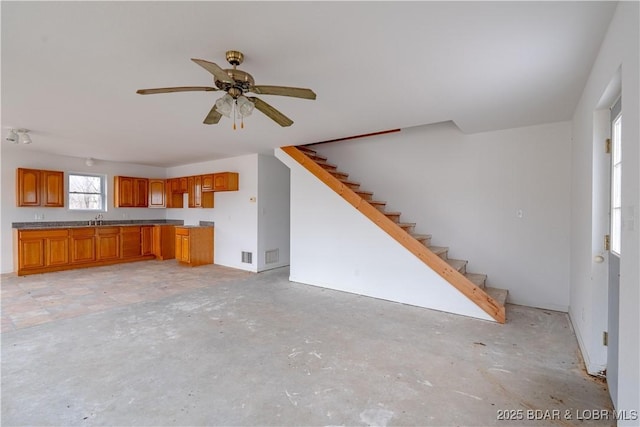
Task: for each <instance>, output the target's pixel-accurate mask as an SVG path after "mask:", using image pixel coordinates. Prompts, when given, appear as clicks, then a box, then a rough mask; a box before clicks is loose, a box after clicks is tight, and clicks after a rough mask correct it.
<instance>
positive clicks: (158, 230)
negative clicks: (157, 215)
mask: <svg viewBox="0 0 640 427" xmlns="http://www.w3.org/2000/svg"><path fill="white" fill-rule="evenodd" d="M175 236H176V227H175V226H174V225H154V226H153V255H155V257H156V258H157V259H162V260H164V259H173V258H175V253H176V252H175V245H176V242H175V238H176V237H175Z"/></svg>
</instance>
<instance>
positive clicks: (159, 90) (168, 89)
mask: <svg viewBox="0 0 640 427" xmlns="http://www.w3.org/2000/svg"><path fill="white" fill-rule="evenodd" d="M215 90H218V89H216V88H215V87H208V86H181V87H160V88H156V89H138V90H137V91H136V93H139V94H140V95H151V94H154V93H171V92H198V91H204V92H210V91H215Z"/></svg>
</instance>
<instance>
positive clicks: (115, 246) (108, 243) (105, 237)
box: [96, 227, 120, 261]
mask: <svg viewBox="0 0 640 427" xmlns="http://www.w3.org/2000/svg"><path fill="white" fill-rule="evenodd" d="M97 234H98V241H97V244H96V246H97V252H98V254H97V258H98V261H102V260H110V259H117V258H120V227H105V228H98V229H97Z"/></svg>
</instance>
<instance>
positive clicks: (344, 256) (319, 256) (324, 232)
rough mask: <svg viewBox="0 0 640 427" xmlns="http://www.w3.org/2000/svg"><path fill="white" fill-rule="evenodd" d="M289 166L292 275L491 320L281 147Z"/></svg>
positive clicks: (279, 154)
mask: <svg viewBox="0 0 640 427" xmlns="http://www.w3.org/2000/svg"><path fill="white" fill-rule="evenodd" d="M276 157H277V158H278V159H280V160H281V161H282V162H283V163H285V164H286V165H287V166H288V167H289V168H290V169H291V260H290V264H291V266H290V280H292V281H294V282H299V283H305V284H309V285H315V286H321V287H325V288H329V289H335V290H339V291H345V292H350V293H355V294H360V295H366V296H370V297H375V298H380V299H385V300H389V301H396V302H401V303H405V304H410V305H415V306H420V307H425V308H430V309H434V310H441V311H446V312H450V313H456V314H461V315H465V316H470V317H476V318H479V319H484V320H493V319H492V318H491V317H490V316H489V315H488V314H487V313H485V312H484V311H483V310H482V309H481V308H479V307H478V306H477V305H476V304H474V303H473V302H471V301H470V300H469V299H468V298H467V297H466V296H464V295H463V294H462V293H460V292H459V291H458V290H457V289H455V288H454V287H453V286H452V285H450V284H449V283H448V282H446V281H445V280H444V279H442V277H440V276H439V275H438V274H437V273H435V272H434V271H433V270H431V269H430V268H429V267H428V266H426V265H425V264H424V263H422V261H420V260H419V259H418V258H416V257H415V256H414V255H413V254H412V253H411V252H409V251H408V250H407V249H406V248H404V247H403V246H402V245H400V244H399V243H398V242H396V241H395V240H394V239H393V238H392V237H390V236H389V235H388V234H386V233H385V232H384V231H383V230H382V229H381V228H379V227H378V226H376V225H375V224H374V223H373V222H372V221H371V220H369V219H368V218H367V217H365V216H364V215H363V214H362V213H360V212H359V211H358V210H357V209H355V208H354V207H353V206H351V205H350V204H349V203H348V202H347V201H345V200H344V199H343V198H342V197H340V196H339V195H338V194H336V193H335V192H334V191H333V190H331V189H330V188H329V187H327V186H326V185H325V184H324V183H322V182H321V181H320V180H319V179H318V178H316V177H315V176H314V175H313V174H311V173H310V172H309V171H307V170H306V169H305V168H303V167H302V166H300V164H298V163H297V162H296V161H295V160H293V159H291V157H289V156H288V155H287V154H286V153H284V152H283V151H282V150H279V149H278V150H276Z"/></svg>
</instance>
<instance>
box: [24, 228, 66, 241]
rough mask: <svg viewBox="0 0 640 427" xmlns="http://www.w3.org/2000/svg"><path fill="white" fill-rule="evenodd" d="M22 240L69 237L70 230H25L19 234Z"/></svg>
mask: <svg viewBox="0 0 640 427" xmlns="http://www.w3.org/2000/svg"><path fill="white" fill-rule="evenodd" d="M18 235H19V237H20V239H41V238H49V237H67V236H68V235H69V230H68V229H64V230H23V231H20V232H19V233H18Z"/></svg>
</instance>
